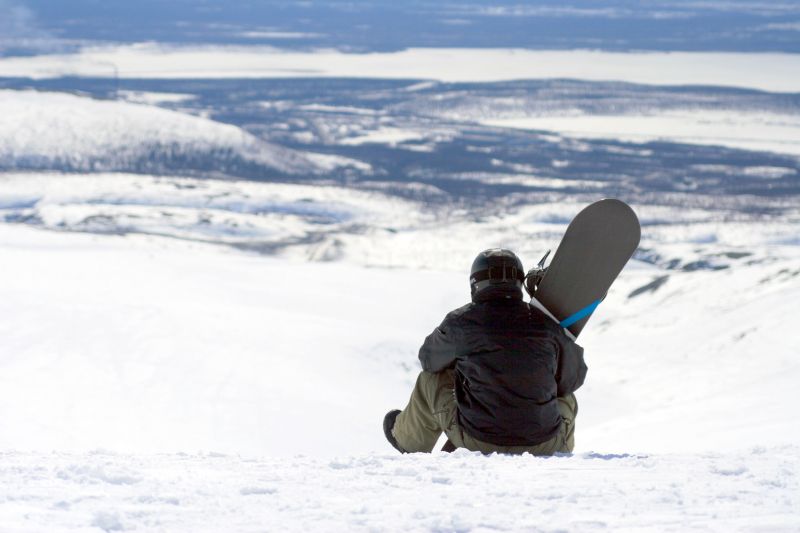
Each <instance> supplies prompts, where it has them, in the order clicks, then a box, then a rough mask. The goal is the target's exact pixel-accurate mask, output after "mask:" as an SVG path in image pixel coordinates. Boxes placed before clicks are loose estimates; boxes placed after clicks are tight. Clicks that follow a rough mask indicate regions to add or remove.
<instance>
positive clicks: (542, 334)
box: [419, 291, 586, 446]
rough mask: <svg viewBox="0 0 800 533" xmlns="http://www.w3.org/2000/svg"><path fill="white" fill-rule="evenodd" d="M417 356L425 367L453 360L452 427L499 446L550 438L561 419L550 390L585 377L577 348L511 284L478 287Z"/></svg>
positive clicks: (434, 368) (566, 388) (570, 386)
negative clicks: (501, 289)
mask: <svg viewBox="0 0 800 533" xmlns="http://www.w3.org/2000/svg"><path fill="white" fill-rule="evenodd" d="M419 359H420V362H421V363H422V368H423V369H424V370H427V371H429V372H439V371H441V370H444V369H445V368H451V367H455V380H456V382H455V394H456V400H457V401H458V424H459V426H461V428H462V429H463V430H464V431H466V432H467V433H469V434H470V435H471V436H473V437H474V438H476V439H478V440H482V441H484V442H489V443H492V444H497V445H500V446H529V445H535V444H540V443H542V442H545V441H547V440H549V439H550V438H552V437H553V436H554V435H555V434H556V433H557V432H558V429H559V425H560V424H561V415H560V414H559V412H558V407H557V401H556V397H557V396H564V395H566V394H569V393H571V392H574V391H575V390H577V389H578V387H580V386H581V385H582V384H583V380H584V378H585V377H586V364H585V363H584V361H583V348H581V347H580V346H578V345H577V344H575V343H574V342H573V341H572V340H571V339H570V338H569V337H567V335H566V334H565V333H564V331H563V330H562V329H561V327H560V326H559V325H558V324H556V323H555V322H554V321H553V320H551V319H550V318H548V317H547V316H546V315H545V314H544V313H542V311H540V310H539V309H537V308H535V307H533V306H530V305H528V304H527V303H525V302H524V301H523V300H522V298H521V293H520V292H519V291H512V292H509V293H505V294H504V293H498V292H494V293H492V292H488V291H483V292H482V293H479V295H478V296H477V297H474V298H473V302H472V303H470V304H467V305H465V306H464V307H461V308H460V309H456V310H455V311H452V312H451V313H449V314H448V315H447V317H445V319H444V322H442V324H441V325H440V326H439V327H438V328H436V329H435V330H434V331H433V333H431V334H430V335H428V337H427V338H426V339H425V342H424V344H423V345H422V348H420V351H419Z"/></svg>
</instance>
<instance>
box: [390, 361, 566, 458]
mask: <svg viewBox="0 0 800 533" xmlns="http://www.w3.org/2000/svg"><path fill="white" fill-rule="evenodd" d="M454 375H455V372H454V371H453V370H451V369H447V370H443V371H442V372H437V373H435V374H434V373H432V372H425V371H422V372H421V373H420V375H419V377H418V378H417V384H416V385H415V386H414V390H413V391H412V393H411V399H410V400H409V401H408V405H407V406H406V408H405V409H403V411H402V412H401V413H400V414H399V415H398V416H397V419H396V420H395V423H394V429H393V430H392V434H393V435H394V437H395V439H397V443H398V444H399V445H400V447H401V448H403V449H404V450H406V451H407V452H428V453H429V452H431V451H433V447H434V446H435V445H436V441H438V440H439V437H440V436H441V434H442V432H443V431H444V433H445V434H446V435H447V438H449V439H450V441H451V442H452V443H453V444H454V445H455V446H456V447H458V448H466V449H467V450H471V451H477V452H483V453H492V452H498V453H525V452H528V453H531V454H533V455H553V454H554V453H556V452H571V451H572V450H573V449H574V447H575V415H576V414H577V413H578V403H577V401H576V400H575V395H574V394H569V395H567V396H565V397H563V398H558V410H559V412H560V413H561V417H562V419H563V420H562V422H561V427H560V428H559V431H558V433H557V434H556V436H554V437H553V438H552V439H550V440H548V441H546V442H543V443H541V444H537V445H535V446H500V445H497V444H491V443H488V442H483V441H479V440H478V439H475V438H473V437H472V436H470V435H469V434H467V433H465V432H464V431H463V430H462V429H461V428H460V427H459V426H458V423H457V421H456V397H455V391H454V387H455V381H454Z"/></svg>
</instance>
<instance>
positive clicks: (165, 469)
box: [0, 446, 800, 532]
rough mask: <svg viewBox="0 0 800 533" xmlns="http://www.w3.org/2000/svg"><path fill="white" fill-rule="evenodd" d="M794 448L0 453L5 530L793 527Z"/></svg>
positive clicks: (798, 453)
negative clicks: (543, 453) (546, 454)
mask: <svg viewBox="0 0 800 533" xmlns="http://www.w3.org/2000/svg"><path fill="white" fill-rule="evenodd" d="M798 459H800V449H799V448H797V447H796V446H795V447H782V448H774V449H765V448H756V449H753V450H750V451H747V452H739V453H727V454H721V453H709V454H704V455H680V454H665V455H639V454H618V455H615V454H600V453H593V452H588V453H582V454H575V455H571V456H569V455H565V456H557V457H551V458H537V457H533V456H530V455H523V456H500V455H490V456H482V455H480V454H478V453H470V452H467V451H463V450H459V451H456V452H455V453H453V454H450V455H447V454H432V455H426V454H414V455H408V456H399V455H389V454H372V455H351V456H346V457H340V458H334V459H319V458H314V457H307V456H295V457H293V458H290V459H280V460H279V459H274V458H245V457H240V456H230V455H223V454H176V455H118V454H113V453H110V452H104V451H96V452H92V453H88V454H81V455H74V454H65V453H56V452H54V453H50V454H32V453H21V452H5V453H0V477H2V480H3V488H2V489H0V524H2V526H3V530H4V531H15V532H34V531H43V530H47V531H52V532H59V531H78V530H81V531H100V530H104V531H128V530H136V531H174V530H182V531H262V530H274V529H281V530H290V531H352V530H356V531H384V530H388V531H489V530H501V531H609V530H610V531H654V532H655V531H688V530H692V531H695V530H698V531H766V530H768V531H796V530H797V528H800V515H798V514H797V507H798V505H799V504H800V483H798V473H800V472H798Z"/></svg>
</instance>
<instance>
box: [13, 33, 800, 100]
mask: <svg viewBox="0 0 800 533" xmlns="http://www.w3.org/2000/svg"><path fill="white" fill-rule="evenodd" d="M798 71H800V55H798V54H785V53H742V52H737V53H734V52H627V53H626V52H605V51H599V50H525V49H504V48H410V49H406V50H401V51H397V52H370V53H361V54H358V53H344V52H340V51H334V50H318V51H312V52H299V51H290V50H285V49H280V48H272V47H264V46H190V45H187V46H168V45H163V44H158V43H137V44H132V45H107V46H87V47H84V48H82V49H80V51H78V52H77V53H74V54H60V55H39V56H35V57H5V58H0V76H5V77H31V78H53V77H61V76H75V75H78V76H89V77H105V78H117V77H119V78H151V79H152V78H265V77H279V78H300V77H334V78H341V77H345V78H352V77H355V78H386V79H426V80H439V81H450V82H456V81H476V82H489V81H501V80H518V79H547V78H571V79H582V80H595V81H600V80H619V81H628V82H633V83H645V84H652V85H719V86H729V87H748V88H753V89H761V90H765V91H774V92H797V91H800V79H798V77H797V76H796V75H794V74H793V73H795V72H798ZM754 72H757V73H758V75H753V73H754Z"/></svg>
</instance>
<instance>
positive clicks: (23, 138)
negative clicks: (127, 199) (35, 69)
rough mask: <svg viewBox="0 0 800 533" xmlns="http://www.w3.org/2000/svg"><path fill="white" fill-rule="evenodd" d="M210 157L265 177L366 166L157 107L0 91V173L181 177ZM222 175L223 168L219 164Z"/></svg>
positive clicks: (49, 94) (234, 127)
mask: <svg viewBox="0 0 800 533" xmlns="http://www.w3.org/2000/svg"><path fill="white" fill-rule="evenodd" d="M209 158H215V159H217V160H222V161H223V162H224V163H226V164H227V165H228V166H234V167H235V166H237V165H238V166H241V165H243V164H245V165H246V164H250V165H254V166H257V167H261V168H263V169H264V172H265V174H267V175H269V174H270V173H273V174H274V173H283V174H295V175H296V174H311V175H313V174H317V173H320V172H325V171H330V170H331V169H332V168H335V167H337V166H354V167H360V168H362V170H364V169H366V167H365V165H363V164H360V163H359V162H357V161H353V160H348V159H347V158H343V157H336V156H330V155H325V154H311V153H303V152H298V151H295V150H290V149H287V148H283V147H280V146H277V145H274V144H271V143H268V142H265V141H263V140H261V139H259V138H257V137H255V136H254V135H252V134H250V133H247V132H246V131H244V130H242V129H241V128H239V127H236V126H233V125H230V124H222V123H220V122H215V121H213V120H209V119H206V118H203V117H198V116H192V115H188V114H185V113H180V112H177V111H171V110H167V109H162V108H159V107H155V106H151V105H145V104H137V103H129V102H119V101H107V100H98V99H93V98H87V97H82V96H76V95H72V94H66V93H58V92H54V93H51V92H37V91H11V90H0V168H2V167H5V168H52V167H53V166H58V167H59V168H64V169H71V170H94V171H97V170H111V169H114V170H126V169H127V170H131V169H133V170H140V169H141V168H142V167H145V168H147V167H151V168H152V167H153V165H158V164H159V162H161V163H162V164H164V165H166V166H168V167H177V168H180V169H181V170H182V171H183V172H189V171H192V170H205V169H206V166H207V165H205V163H206V160H207V159H209ZM223 169H224V164H223Z"/></svg>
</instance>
